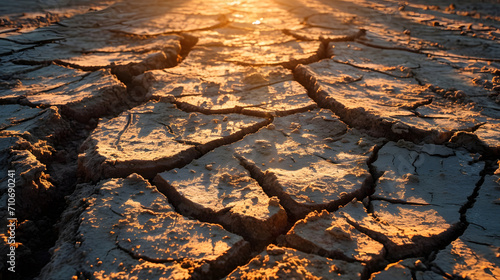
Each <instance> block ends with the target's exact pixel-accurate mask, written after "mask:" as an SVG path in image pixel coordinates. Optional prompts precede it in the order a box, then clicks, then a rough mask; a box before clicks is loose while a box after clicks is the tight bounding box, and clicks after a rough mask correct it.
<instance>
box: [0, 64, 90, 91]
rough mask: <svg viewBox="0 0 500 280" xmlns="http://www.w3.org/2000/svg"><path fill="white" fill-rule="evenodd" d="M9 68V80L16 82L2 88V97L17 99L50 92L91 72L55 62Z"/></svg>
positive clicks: (75, 81)
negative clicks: (55, 63)
mask: <svg viewBox="0 0 500 280" xmlns="http://www.w3.org/2000/svg"><path fill="white" fill-rule="evenodd" d="M18 67H19V66H18ZM23 68H24V69H23ZM7 70H8V71H9V72H10V73H11V75H10V77H9V80H10V79H15V80H16V83H15V84H12V85H9V86H6V87H5V88H4V89H1V90H0V95H1V97H0V98H1V99H15V98H17V97H21V96H28V95H36V94H41V93H45V92H49V91H51V90H56V89H57V88H60V87H64V86H67V85H70V84H73V83H77V82H79V81H81V80H82V79H84V78H85V77H86V76H88V75H89V74H90V73H88V72H84V71H81V70H76V69H70V68H67V67H62V66H57V65H53V64H51V65H49V66H45V67H44V66H39V67H36V68H34V67H32V66H27V67H22V68H21V69H15V68H14V67H8V68H7ZM16 70H17V71H16ZM21 70H22V71H21ZM16 72H17V73H16Z"/></svg>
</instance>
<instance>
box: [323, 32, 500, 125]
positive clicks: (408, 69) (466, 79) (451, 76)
mask: <svg viewBox="0 0 500 280" xmlns="http://www.w3.org/2000/svg"><path fill="white" fill-rule="evenodd" d="M328 49H329V50H332V53H331V54H330V55H331V56H333V58H332V60H334V61H336V62H340V63H345V64H349V65H352V66H355V67H358V68H362V69H367V70H371V71H376V72H380V73H385V74H387V75H391V76H395V77H401V78H405V77H407V78H412V77H413V78H415V79H417V80H418V81H419V83H420V84H428V87H429V88H430V89H431V91H432V92H434V93H435V95H436V96H439V97H444V98H446V103H453V102H458V103H470V105H468V106H469V107H470V108H469V110H470V109H474V108H475V110H476V111H477V112H481V113H482V114H484V115H486V116H489V117H492V118H498V117H499V114H498V111H499V110H500V106H498V105H497V104H496V103H495V102H494V100H492V98H491V97H490V95H492V94H493V93H494V91H493V86H494V84H493V83H492V82H490V81H485V80H483V79H484V78H488V79H489V80H492V79H493V77H494V76H493V75H492V74H491V73H488V72H486V69H488V68H492V66H488V64H487V63H483V64H481V63H480V62H478V61H477V60H473V59H465V58H464V59H461V60H458V61H457V63H450V62H444V61H441V60H439V59H437V58H435V57H432V56H428V55H426V54H424V53H416V52H410V51H408V50H404V49H381V48H374V47H370V46H366V45H363V42H362V41H359V43H357V42H349V43H335V44H334V45H333V48H328ZM455 64H456V65H455ZM493 68H494V67H493ZM485 83H490V84H491V86H490V87H489V88H487V87H484V84H485Z"/></svg>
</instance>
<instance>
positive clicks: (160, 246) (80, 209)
mask: <svg viewBox="0 0 500 280" xmlns="http://www.w3.org/2000/svg"><path fill="white" fill-rule="evenodd" d="M69 203H70V206H69V207H68V208H67V210H66V211H65V212H64V213H63V216H62V217H63V218H62V219H63V221H65V223H64V224H63V227H62V228H61V231H62V233H63V234H62V235H61V238H60V239H59V240H58V241H57V243H56V247H55V249H54V255H53V257H52V259H51V261H50V263H49V264H48V265H47V266H46V267H45V268H44V269H43V271H42V273H41V275H40V279H70V278H71V277H81V276H85V277H91V278H95V279H109V278H113V279H128V278H130V277H138V278H141V279H146V278H147V279H162V278H164V277H168V278H176V279H186V278H191V277H193V278H196V277H198V278H200V279H203V278H205V279H206V278H207V277H208V278H213V277H217V276H219V277H220V276H221V275H224V273H228V272H229V271H228V270H229V269H230V268H231V267H234V266H235V265H236V264H238V263H239V262H241V261H242V260H244V259H245V258H246V257H247V256H248V253H249V244H248V243H247V242H246V241H244V240H243V238H241V237H239V236H237V235H234V234H231V233H229V232H227V231H225V230H224V229H223V228H222V227H221V226H219V225H214V224H208V223H202V222H198V221H193V220H189V219H187V218H184V217H183V216H181V215H179V214H177V213H176V212H175V211H174V210H173V208H172V207H171V206H170V204H169V203H168V201H167V199H166V198H165V197H164V196H163V195H162V194H161V193H159V192H158V190H157V189H156V188H155V187H154V186H151V185H150V184H149V183H148V182H147V181H145V180H144V179H143V178H142V177H140V176H138V175H137V174H132V175H130V176H129V177H127V178H126V179H110V180H106V181H102V182H100V183H99V184H98V185H96V186H92V185H79V187H78V188H77V190H76V192H75V193H74V194H73V195H72V196H71V197H70V198H69Z"/></svg>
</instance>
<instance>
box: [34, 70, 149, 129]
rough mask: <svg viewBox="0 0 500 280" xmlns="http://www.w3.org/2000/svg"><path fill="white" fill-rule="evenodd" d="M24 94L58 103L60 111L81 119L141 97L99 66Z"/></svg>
mask: <svg viewBox="0 0 500 280" xmlns="http://www.w3.org/2000/svg"><path fill="white" fill-rule="evenodd" d="M25 98H26V100H27V101H28V102H29V103H30V104H32V105H37V106H42V107H45V106H58V107H60V108H61V111H62V113H64V114H67V115H69V116H70V117H72V118H74V119H76V120H78V121H80V122H84V123H85V122H88V121H89V120H90V119H91V118H95V117H99V116H102V115H106V114H110V113H111V114H112V113H117V110H119V109H118V108H123V107H128V106H129V103H132V102H133V101H139V100H142V99H143V98H144V97H143V96H134V95H133V94H132V93H129V92H127V90H126V88H125V85H124V84H123V83H121V82H120V81H119V80H118V79H116V77H115V76H114V75H112V74H111V73H110V71H109V70H99V71H95V72H92V73H90V74H88V75H84V76H83V78H82V79H78V80H76V81H75V82H73V83H68V84H65V85H62V86H60V87H56V88H54V89H52V90H49V91H42V92H40V93H38V94H34V95H27V96H25Z"/></svg>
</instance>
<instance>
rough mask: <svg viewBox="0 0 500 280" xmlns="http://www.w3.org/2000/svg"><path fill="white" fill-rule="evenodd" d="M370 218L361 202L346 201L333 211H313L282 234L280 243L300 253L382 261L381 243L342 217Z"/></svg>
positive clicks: (351, 260) (362, 260) (365, 261)
mask: <svg viewBox="0 0 500 280" xmlns="http://www.w3.org/2000/svg"><path fill="white" fill-rule="evenodd" d="M345 213H349V215H350V217H355V218H356V219H358V220H359V219H360V217H364V218H369V214H368V213H366V210H365V208H364V207H363V204H362V203H360V202H354V203H349V204H347V205H346V206H345V207H343V208H341V209H339V210H337V211H336V212H333V213H329V212H328V211H326V210H323V211H322V212H316V211H315V212H312V213H310V214H308V215H307V216H306V217H305V218H304V219H302V220H299V221H297V222H296V223H295V225H294V226H293V227H292V229H290V231H289V232H288V233H287V234H286V235H284V236H283V237H281V240H280V244H283V245H285V246H288V247H292V248H295V249H297V250H300V251H302V252H307V253H312V254H317V255H320V256H324V257H328V258H334V259H343V260H346V261H350V262H353V261H358V262H364V263H367V262H373V261H375V262H381V261H382V260H381V259H382V258H383V257H384V256H385V249H384V245H383V244H382V243H380V242H378V241H376V240H374V239H372V238H370V237H369V236H367V235H366V234H364V233H362V232H360V231H358V230H357V229H356V228H354V227H353V226H352V225H351V224H349V222H348V221H347V219H346V217H345Z"/></svg>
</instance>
